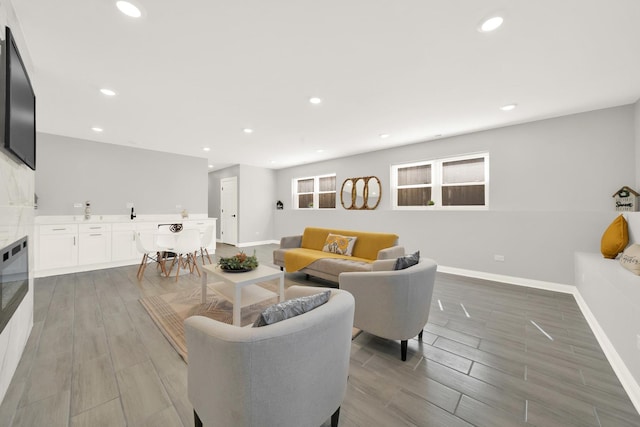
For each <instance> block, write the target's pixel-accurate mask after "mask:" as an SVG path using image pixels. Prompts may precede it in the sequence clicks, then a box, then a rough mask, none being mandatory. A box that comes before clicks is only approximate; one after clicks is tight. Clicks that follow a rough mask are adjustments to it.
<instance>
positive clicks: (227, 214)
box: [220, 176, 238, 245]
mask: <svg viewBox="0 0 640 427" xmlns="http://www.w3.org/2000/svg"><path fill="white" fill-rule="evenodd" d="M220 218H221V221H220V239H221V240H222V243H227V244H229V245H237V244H238V177H237V176H233V177H231V178H223V179H221V180H220Z"/></svg>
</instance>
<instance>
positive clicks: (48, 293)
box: [0, 244, 640, 427]
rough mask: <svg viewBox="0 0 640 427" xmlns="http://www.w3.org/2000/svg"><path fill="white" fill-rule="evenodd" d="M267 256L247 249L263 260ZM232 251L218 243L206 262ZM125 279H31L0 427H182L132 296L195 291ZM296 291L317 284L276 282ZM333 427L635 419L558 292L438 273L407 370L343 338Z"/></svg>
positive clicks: (185, 409) (179, 391) (123, 271)
mask: <svg viewBox="0 0 640 427" xmlns="http://www.w3.org/2000/svg"><path fill="white" fill-rule="evenodd" d="M275 247H276V245H265V246H259V247H256V248H255V249H256V251H257V252H256V253H257V255H258V258H259V259H260V261H261V262H262V263H265V264H271V262H272V250H273V249H274V248H275ZM253 249H254V248H245V249H244V250H245V252H247V253H252V252H253ZM235 252H237V249H236V248H235V247H232V246H227V245H220V244H219V245H218V249H217V253H216V255H217V256H229V255H231V254H233V253H235ZM136 271H137V266H128V267H120V268H113V269H107V270H98V271H91V272H85V273H76V274H68V275H61V276H54V277H48V278H42V279H36V280H35V314H34V327H33V330H32V331H31V335H30V338H29V341H28V343H27V347H26V349H25V351H24V354H23V356H22V359H21V361H20V365H19V366H18V370H17V372H16V374H15V376H14V378H13V381H12V383H11V385H10V387H9V390H8V392H7V395H6V397H5V399H4V401H3V403H2V405H1V406H0V426H15V427H18V426H20V427H22V426H35V427H40V426H47V427H56V426H74V427H76V426H92V427H97V426H108V427H113V426H153V427H159V426H169V427H174V426H192V425H193V413H192V407H191V405H190V403H189V400H188V398H187V365H186V364H185V363H184V362H183V361H182V359H181V358H180V356H178V354H177V353H176V352H175V350H174V349H173V347H171V345H170V344H169V343H168V342H167V341H166V339H165V338H164V336H163V335H162V334H161V333H160V331H159V330H158V328H157V327H156V326H155V325H154V323H153V322H152V321H151V319H150V318H149V315H148V314H147V313H146V311H145V310H144V308H142V306H141V305H140V303H139V302H138V299H139V298H140V297H142V296H148V295H159V294H163V293H170V292H175V291H176V290H177V289H188V288H192V287H195V286H199V283H200V280H199V278H198V277H197V276H196V275H187V276H181V277H180V279H179V280H178V282H176V281H175V280H174V279H173V278H163V277H160V276H159V275H158V274H157V272H156V271H155V270H154V268H153V267H152V266H150V268H148V269H147V271H146V272H145V276H144V279H143V280H142V281H141V282H138V280H137V279H136ZM296 283H301V284H305V285H314V286H326V285H327V282H323V281H321V280H316V279H313V278H312V279H311V280H310V281H307V280H305V276H304V275H302V274H287V275H286V285H287V286H290V285H292V284H296ZM212 387H215V384H212ZM328 425H329V420H327V423H325V426H328ZM340 425H341V426H345V427H346V426H367V427H370V426H384V427H390V426H444V427H456V426H490V427H500V426H581V427H582V426H586V427H591V426H592V427H614V426H615V427H627V426H629V427H630V426H636V427H637V426H640V416H639V415H638V412H637V411H636V409H635V408H634V407H633V405H632V403H631V401H630V400H629V398H628V396H627V394H626V393H625V391H624V389H623V388H622V386H621V385H620V382H619V381H618V379H617V377H616V375H615V374H614V372H613V370H612V368H611V366H610V364H609V363H608V361H607V359H606V358H605V356H604V354H603V352H602V350H601V348H600V346H599V344H598V342H597V340H596V338H595V337H594V335H593V333H592V332H591V330H590V328H589V326H588V324H587V322H586V320H585V319H584V317H583V315H582V313H581V312H580V309H579V308H578V306H577V304H576V302H575V300H574V298H573V297H572V296H571V295H567V294H561V293H555V292H550V291H542V290H537V289H531V288H525V287H520V286H514V285H508V284H500V283H495V282H488V281H483V280H478V279H470V278H466V277H460V276H453V275H447V274H438V276H437V279H436V286H435V290H434V296H433V302H432V306H431V313H430V317H429V323H428V324H427V325H426V326H425V332H424V335H423V340H422V342H418V341H417V339H413V340H410V341H409V353H408V358H407V361H406V362H402V361H401V360H400V342H398V341H389V340H384V339H381V338H378V337H375V336H372V335H370V334H367V333H366V332H364V333H362V334H360V335H359V336H358V337H357V338H356V339H355V340H354V341H353V343H352V349H351V364H350V371H349V382H348V389H347V394H346V397H345V400H344V402H343V406H342V411H341V413H340ZM266 427H269V426H266ZM274 427H275V426H274Z"/></svg>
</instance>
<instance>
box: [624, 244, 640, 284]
mask: <svg viewBox="0 0 640 427" xmlns="http://www.w3.org/2000/svg"><path fill="white" fill-rule="evenodd" d="M620 265H621V266H623V267H624V268H626V269H627V270H629V271H630V272H632V273H633V274H637V275H639V276H640V245H638V244H633V245H631V246H629V247H628V248H627V249H625V250H624V252H623V253H622V256H621V257H620Z"/></svg>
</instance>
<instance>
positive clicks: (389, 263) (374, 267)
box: [371, 258, 396, 271]
mask: <svg viewBox="0 0 640 427" xmlns="http://www.w3.org/2000/svg"><path fill="white" fill-rule="evenodd" d="M395 265H396V258H391V259H377V260H375V261H373V263H371V271H392V270H393V267H395Z"/></svg>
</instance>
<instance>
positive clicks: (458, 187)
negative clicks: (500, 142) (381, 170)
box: [391, 153, 489, 209]
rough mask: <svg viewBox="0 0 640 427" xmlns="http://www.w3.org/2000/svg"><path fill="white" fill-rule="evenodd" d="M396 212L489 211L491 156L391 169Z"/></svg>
mask: <svg viewBox="0 0 640 427" xmlns="http://www.w3.org/2000/svg"><path fill="white" fill-rule="evenodd" d="M391 182H392V183H394V184H393V185H394V188H393V189H392V190H393V194H394V200H393V202H394V208H395V209H424V208H425V207H426V206H434V207H435V208H441V207H445V208H447V207H455V208H460V207H487V206H489V203H488V195H489V192H488V185H487V184H488V182H489V154H487V153H483V154H475V155H470V156H461V157H455V158H447V159H437V160H431V161H425V162H418V163H408V164H403V165H394V166H392V167H391Z"/></svg>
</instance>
